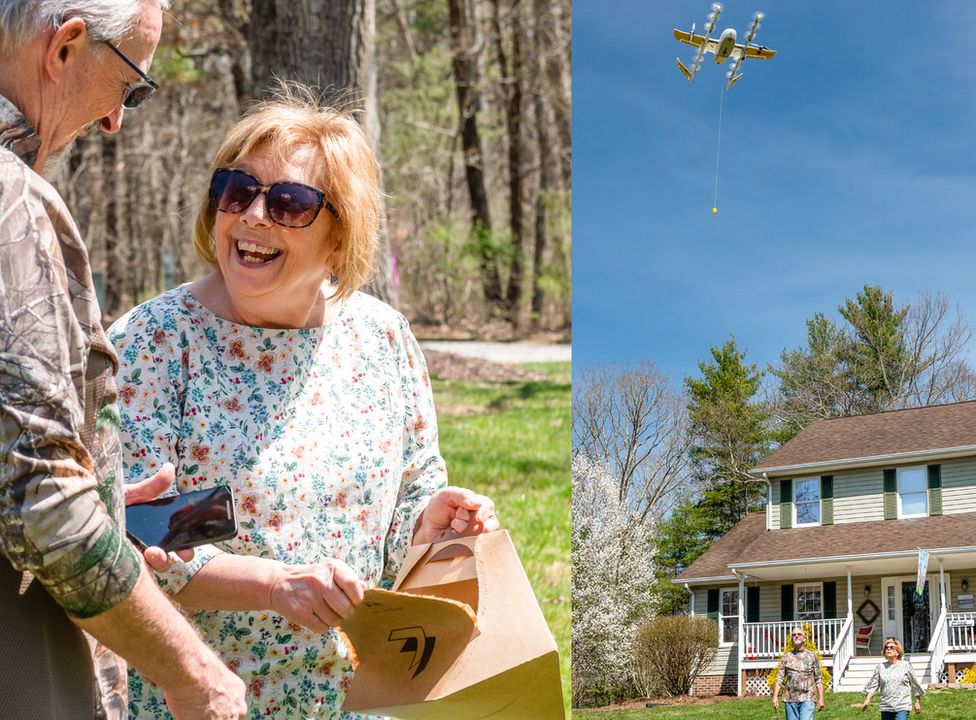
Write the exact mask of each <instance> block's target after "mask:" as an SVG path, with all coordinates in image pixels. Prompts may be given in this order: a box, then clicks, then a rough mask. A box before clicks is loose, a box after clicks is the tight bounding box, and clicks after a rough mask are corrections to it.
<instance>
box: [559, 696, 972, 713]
mask: <svg viewBox="0 0 976 720" xmlns="http://www.w3.org/2000/svg"><path fill="white" fill-rule="evenodd" d="M862 700H864V695H862V694H860V693H830V692H828V693H827V695H826V698H825V703H824V704H825V708H824V711H823V713H817V714H816V717H817V718H821V717H824V718H832V719H833V720H854V718H857V719H858V720H865V719H867V718H870V719H872V720H873V719H874V718H877V717H879V716H880V713H879V711H878V700H877V697H875V699H874V701H873V702H872V703H871V707H870V708H868V709H867V710H864V711H862V710H861V701H862ZM652 702H653V701H652ZM974 704H976V691H973V690H929V691H928V692H927V693H926V694H925V696H924V697H923V698H922V715H921V716H919V717H922V718H929V720H964V719H967V718H973V717H976V710H974V707H973V706H974ZM783 713H784V710H783V706H782V704H780V709H779V711H778V712H777V711H776V710H773V706H772V703H771V702H770V700H769V698H743V699H741V700H729V701H726V702H717V703H715V704H714V705H689V706H684V707H666V706H663V705H656V706H654V707H650V708H638V709H635V710H574V711H573V720H656V718H667V719H668V720H678V719H679V718H688V719H689V720H690V719H691V718H694V720H719V719H721V720H783V717H784V714H783ZM912 717H913V718H914V717H916V715H915V714H914V713H912Z"/></svg>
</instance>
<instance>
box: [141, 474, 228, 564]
mask: <svg viewBox="0 0 976 720" xmlns="http://www.w3.org/2000/svg"><path fill="white" fill-rule="evenodd" d="M125 526H126V532H127V533H128V535H129V537H130V539H131V540H132V541H133V542H134V543H135V544H136V545H141V546H142V548H141V549H145V547H148V546H150V545H156V546H158V547H161V548H162V549H163V550H166V551H170V550H182V549H184V548H191V547H195V546H197V545H203V544H205V543H211V542H217V541H218V540H229V539H230V538H232V537H235V536H236V535H237V513H236V512H235V505H234V493H233V492H232V491H231V489H230V488H229V487H216V488H210V489H208V490H193V491H192V492H185V493H180V494H179V495H173V496H171V497H164V498H159V499H157V500H152V501H150V502H146V503H139V504H137V505H129V506H128V507H126V509H125Z"/></svg>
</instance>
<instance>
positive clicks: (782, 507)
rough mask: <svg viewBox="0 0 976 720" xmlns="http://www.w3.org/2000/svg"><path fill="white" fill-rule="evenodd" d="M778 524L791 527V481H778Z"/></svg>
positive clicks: (784, 527)
mask: <svg viewBox="0 0 976 720" xmlns="http://www.w3.org/2000/svg"><path fill="white" fill-rule="evenodd" d="M779 526H780V527H781V528H783V529H784V530H785V529H786V528H791V527H793V481H792V480H780V481H779Z"/></svg>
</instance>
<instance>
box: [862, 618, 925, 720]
mask: <svg viewBox="0 0 976 720" xmlns="http://www.w3.org/2000/svg"><path fill="white" fill-rule="evenodd" d="M904 657H905V648H904V647H902V644H901V642H899V641H898V640H896V639H895V638H893V637H889V638H885V641H884V658H885V660H886V662H883V663H881V664H880V665H878V667H876V668H875V669H874V675H872V676H871V679H870V680H868V684H867V686H865V688H864V692H865V696H864V702H863V703H862V704H861V709H862V710H864V709H865V708H866V707H867V706H868V705H870V704H871V696H872V695H874V694H875V693H876V692H877V693H880V694H879V695H878V706H879V707H880V709H881V720H908V715H909V713H910V712H911V709H912V698H914V699H915V712H916V714H918V713H921V712H922V695H924V694H925V690H924V689H923V688H922V686H921V685H919V683H918V680H917V679H916V678H915V672H914V671H913V670H912V664H911V663H910V662H908V661H907V660H905V659H904Z"/></svg>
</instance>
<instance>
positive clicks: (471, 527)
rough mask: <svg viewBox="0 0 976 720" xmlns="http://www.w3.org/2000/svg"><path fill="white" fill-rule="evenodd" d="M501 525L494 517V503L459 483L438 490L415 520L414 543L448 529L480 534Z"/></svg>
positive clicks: (438, 536)
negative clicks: (459, 485)
mask: <svg viewBox="0 0 976 720" xmlns="http://www.w3.org/2000/svg"><path fill="white" fill-rule="evenodd" d="M499 527H501V526H500V525H499V524H498V518H497V517H495V503H493V502H492V501H491V500H490V499H489V498H487V497H485V496H484V495H478V494H477V493H475V492H472V491H471V490H467V489H465V488H459V487H446V488H442V489H440V490H438V491H437V492H436V493H435V494H434V496H433V497H432V498H431V499H430V503H429V504H428V505H427V508H426V509H425V510H424V512H423V514H422V515H421V516H420V518H419V519H418V520H417V526H416V528H415V529H414V533H413V542H414V544H415V545H424V544H426V543H432V542H436V541H438V540H442V539H444V536H445V535H447V534H448V533H449V532H455V533H457V534H458V535H480V534H481V533H486V532H492V531H494V530H498V529H499Z"/></svg>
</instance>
